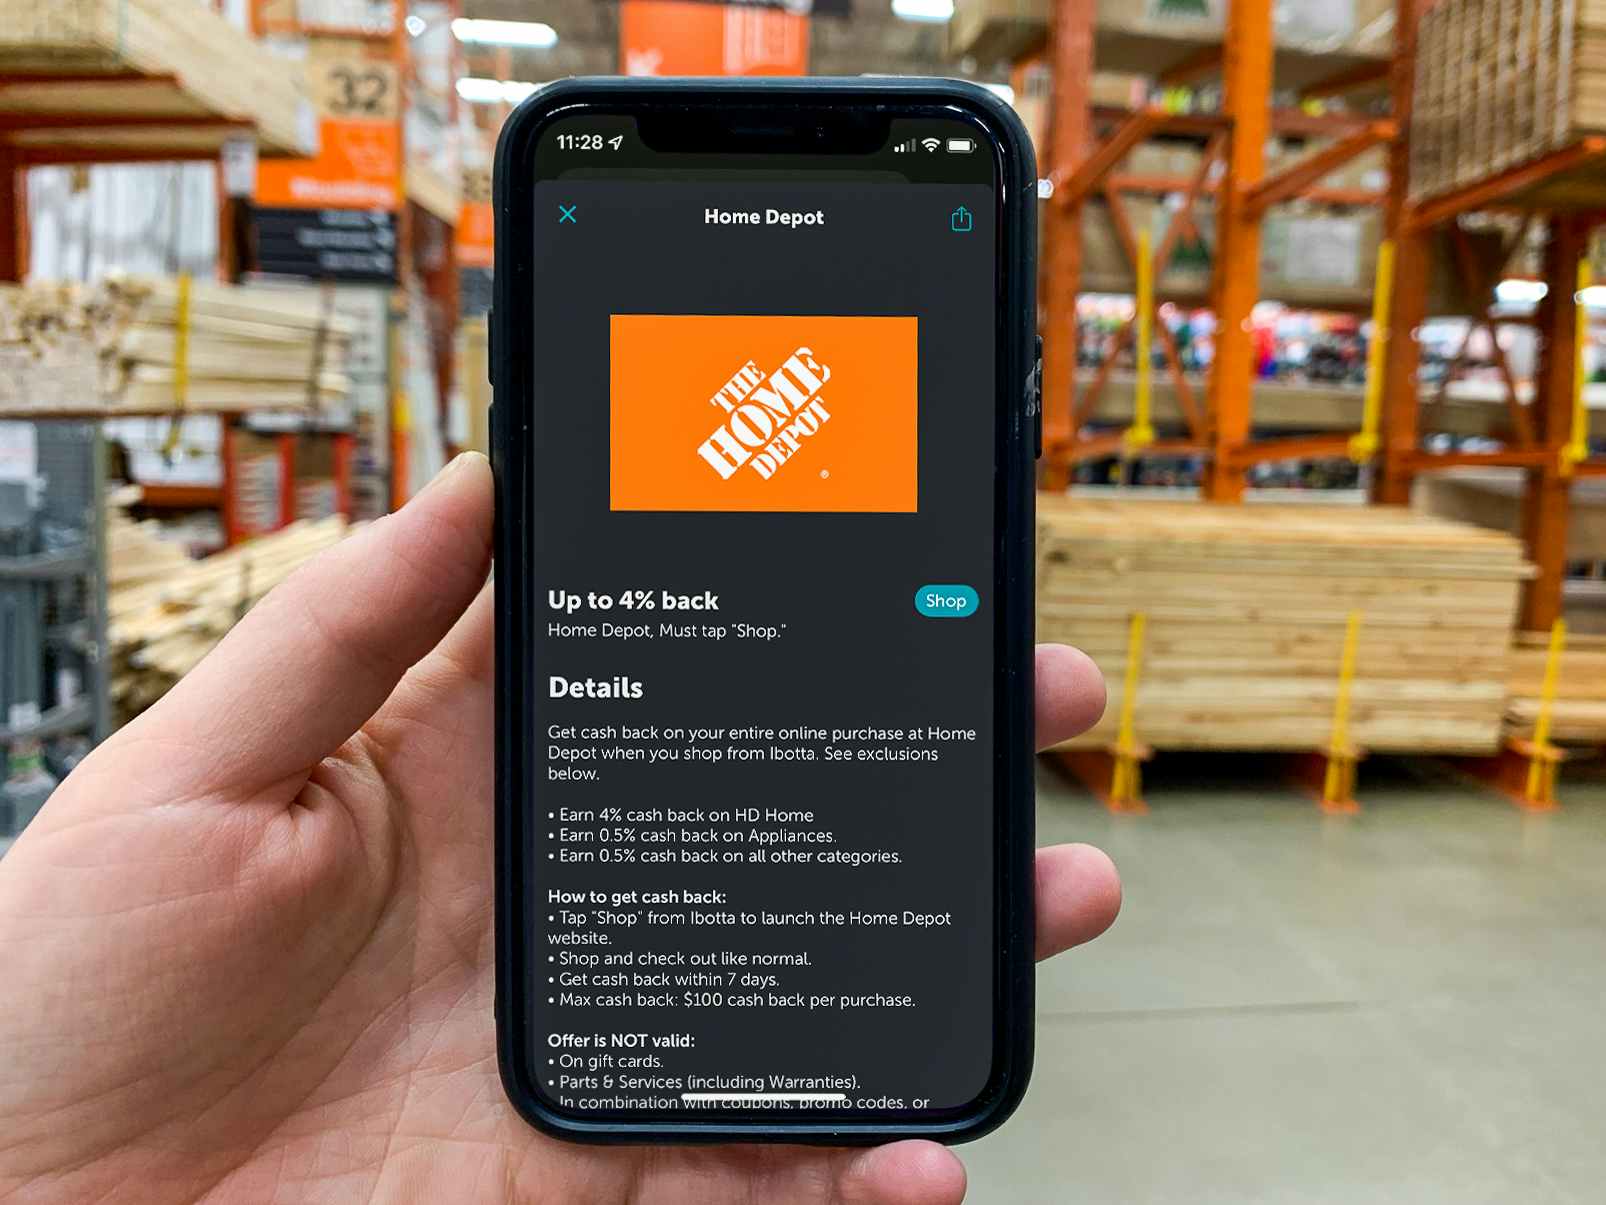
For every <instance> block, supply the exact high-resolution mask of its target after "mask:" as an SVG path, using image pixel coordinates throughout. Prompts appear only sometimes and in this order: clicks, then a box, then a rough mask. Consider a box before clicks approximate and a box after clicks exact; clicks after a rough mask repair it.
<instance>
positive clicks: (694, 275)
mask: <svg viewBox="0 0 1606 1205" xmlns="http://www.w3.org/2000/svg"><path fill="white" fill-rule="evenodd" d="M539 137H540V141H539V143H538V148H537V153H536V156H535V162H536V164H537V166H538V170H537V178H536V180H535V181H534V182H533V195H534V210H533V212H534V221H535V229H534V231H533V248H534V257H533V277H532V283H531V287H532V288H533V290H534V306H533V314H534V325H533V329H532V330H530V331H528V332H525V334H527V336H528V338H529V340H530V344H529V347H530V356H531V363H532V365H533V369H532V373H533V378H532V379H533V383H534V398H533V410H532V412H531V438H532V441H533V453H532V466H533V467H532V470H531V498H530V505H531V507H532V521H531V524H530V528H529V530H530V540H531V544H530V547H529V549H528V552H529V556H530V558H531V564H532V565H533V576H532V581H533V593H532V601H533V604H534V608H535V611H536V613H535V615H534V616H533V624H532V628H531V630H532V632H533V639H532V641H531V644H530V647H529V656H530V660H531V664H530V665H529V666H528V677H529V680H530V681H531V682H532V683H533V684H534V700H533V713H532V714H531V720H532V723H531V731H529V733H528V739H529V741H530V742H531V752H530V755H529V758H530V764H531V774H532V787H531V791H530V798H529V802H528V807H529V808H530V809H531V814H530V823H529V824H528V831H529V834H530V842H529V848H528V849H527V850H526V851H525V856H526V857H527V858H528V859H529V860H530V862H529V864H530V866H531V867H532V873H531V874H530V876H529V882H530V883H531V887H530V889H529V898H528V900H527V907H528V909H529V913H528V919H529V924H528V926H527V929H526V932H527V933H528V934H530V935H531V940H532V947H533V948H531V949H530V950H529V951H528V965H529V968H530V974H531V977H532V979H533V981H534V982H533V984H532V985H531V986H530V989H529V1000H530V1005H529V1015H528V1017H527V1018H526V1019H525V1020H526V1023H527V1024H528V1026H529V1029H530V1032H531V1033H532V1034H533V1035H534V1037H533V1039H532V1040H531V1042H530V1047H531V1049H532V1050H534V1051H535V1052H536V1053H535V1054H534V1055H533V1056H532V1057H533V1058H534V1059H535V1061H536V1062H537V1064H538V1065H537V1066H536V1068H535V1069H534V1071H533V1073H532V1078H533V1079H534V1080H535V1082H536V1083H537V1085H538V1088H539V1090H540V1092H541V1093H542V1094H543V1096H544V1103H545V1105H546V1106H547V1107H548V1108H549V1109H551V1110H553V1111H554V1112H556V1113H558V1114H560V1115H563V1116H567V1117H574V1118H581V1119H589V1120H604V1119H626V1120H630V1121H637V1122H639V1121H644V1120H649V1119H650V1120H660V1119H661V1120H666V1121H688V1122H690V1121H699V1120H702V1121H707V1120H741V1121H751V1120H756V1119H759V1118H763V1117H773V1118H775V1119H778V1120H786V1121H792V1120H798V1119H800V1118H810V1119H818V1120H822V1121H830V1120H844V1121H846V1120H853V1121H874V1120H888V1119H892V1120H896V1119H914V1118H918V1119H922V1120H925V1119H930V1118H934V1117H936V1118H940V1117H943V1116H946V1115H956V1116H957V1115H959V1114H961V1113H963V1112H964V1111H966V1110H967V1109H970V1108H973V1107H974V1105H975V1103H976V1102H977V1101H978V1099H981V1098H983V1097H984V1096H985V1094H986V1093H987V1092H988V1091H989V1085H990V1084H991V1083H992V1081H993V1078H994V1076H995V1074H996V1059H995V1032H994V1030H995V1025H994V1008H995V992H996V990H997V984H996V978H997V974H998V968H997V959H996V958H995V950H996V948H997V945H996V943H997V940H998V937H997V933H996V930H995V894H994V893H995V863H994V852H995V851H994V841H995V824H994V819H995V806H996V805H995V754H996V753H997V750H996V749H995V738H994V715H995V689H996V683H995V624H994V601H995V598H994V584H995V568H996V567H995V561H994V557H995V530H994V518H995V505H996V503H995V473H996V472H997V471H998V470H997V468H996V456H995V451H996V445H997V441H998V438H999V436H998V432H999V423H998V408H999V405H1000V399H999V396H998V383H997V381H998V378H997V371H996V370H997V365H996V356H997V349H998V345H999V340H1000V326H999V320H1000V319H999V302H998V295H999V281H998V274H999V272H1000V256H999V247H1000V242H999V232H998V226H999V222H1000V216H999V215H1000V213H1001V207H1000V194H999V183H998V181H999V175H1000V166H999V164H998V163H996V162H995V154H996V150H995V147H994V146H993V145H992V144H991V143H990V142H989V141H988V139H987V136H986V134H985V132H984V131H983V130H981V129H980V128H979V127H978V125H977V124H976V123H975V122H973V121H969V120H964V119H962V118H958V117H943V116H935V117H919V116H913V117H909V118H907V119H903V118H899V119H895V120H892V121H891V122H890V124H889V125H888V126H887V127H886V128H885V130H884V135H883V137H882V138H881V139H880V140H879V141H878V143H877V145H875V146H873V147H868V148H863V147H860V148H855V149H853V150H852V151H851V152H849V153H843V154H833V153H831V152H830V150H829V148H827V149H826V150H824V151H822V152H821V153H818V154H813V153H810V154H784V155H782V154H775V155H767V154H762V153H759V154H754V153H739V154H721V153H719V152H718V151H717V150H708V149H703V148H698V147H692V148H690V149H669V150H665V149H661V148H660V147H658V146H655V145H652V144H651V142H650V140H644V138H643V136H642V131H641V129H639V128H638V122H637V120H636V118H634V117H632V116H629V115H619V114H615V115H611V116H602V117H592V116H585V115H576V116H573V117H568V118H559V119H557V120H555V121H553V122H552V123H551V124H550V125H548V126H547V127H546V128H545V130H544V131H543V132H542V133H541V134H540V136H539ZM512 337H518V336H517V334H516V333H514V334H513V335H512Z"/></svg>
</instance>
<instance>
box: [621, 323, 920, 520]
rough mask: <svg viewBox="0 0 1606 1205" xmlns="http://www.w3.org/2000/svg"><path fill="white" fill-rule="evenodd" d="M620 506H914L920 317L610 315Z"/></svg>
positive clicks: (897, 509) (889, 509) (904, 509)
mask: <svg viewBox="0 0 1606 1205" xmlns="http://www.w3.org/2000/svg"><path fill="white" fill-rule="evenodd" d="M609 335H610V342H609V347H610V380H609V421H610V428H609V447H610V463H609V474H610V475H609V498H610V505H611V507H612V509H614V510H631V511H635V510H649V511H858V512H878V513H913V512H914V511H916V510H918V509H919V417H920V415H919V319H917V318H860V317H842V316H839V315H833V316H795V315H787V316H781V317H772V316H767V315H765V316H760V315H727V314H715V315H705V314H614V315H613V316H612V320H611V327H610V332H609Z"/></svg>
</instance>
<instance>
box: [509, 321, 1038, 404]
mask: <svg viewBox="0 0 1606 1205" xmlns="http://www.w3.org/2000/svg"><path fill="white" fill-rule="evenodd" d="M1037 342H1038V343H1039V344H1041V343H1042V340H1041V339H1039V340H1038V341H1037ZM485 379H486V380H487V381H488V382H490V385H491V388H492V389H495V388H496V311H495V310H487V311H486V312H485Z"/></svg>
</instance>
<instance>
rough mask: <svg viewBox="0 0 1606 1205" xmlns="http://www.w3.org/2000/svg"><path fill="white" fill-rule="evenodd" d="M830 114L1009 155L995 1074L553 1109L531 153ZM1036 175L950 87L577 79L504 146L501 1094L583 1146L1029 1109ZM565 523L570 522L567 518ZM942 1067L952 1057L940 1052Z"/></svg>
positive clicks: (1020, 134) (920, 1125)
mask: <svg viewBox="0 0 1606 1205" xmlns="http://www.w3.org/2000/svg"><path fill="white" fill-rule="evenodd" d="M699 102H702V103H714V104H718V103H722V102H731V103H737V102H739V103H741V104H743V105H752V104H759V105H775V106H779V107H782V108H790V107H793V106H797V105H805V106H812V105H832V106H863V105H868V106H878V107H884V106H900V107H901V106H907V105H909V104H920V105H932V106H938V107H941V108H944V109H947V110H949V111H950V113H949V115H951V116H957V117H960V118H961V119H966V120H970V121H972V122H974V123H976V124H978V125H979V126H981V127H983V128H984V129H986V130H987V132H988V133H990V134H991V135H992V136H993V138H995V139H996V140H997V143H998V145H999V147H1000V148H1001V160H1002V162H1001V165H1000V168H1001V171H1002V173H1003V175H1002V177H1001V178H1002V179H1003V182H1004V183H1003V202H1004V213H1003V218H1002V221H1001V222H1000V223H999V227H1000V240H1001V244H1002V245H1001V247H1000V255H1001V260H1000V267H1001V272H1000V284H999V295H998V298H997V304H998V311H999V328H998V329H999V335H1000V338H999V341H998V347H999V348H1000V355H999V374H998V375H999V382H998V384H999V388H998V394H997V396H998V411H997V429H998V434H999V439H998V442H997V447H998V449H999V451H998V457H997V461H996V465H997V471H996V473H995V474H994V482H995V487H994V488H995V497H994V505H995V508H996V510H995V513H996V514H997V516H998V522H997V524H996V528H995V538H996V540H997V546H998V547H997V571H996V576H995V579H994V589H995V592H996V593H995V597H996V598H997V600H998V617H999V618H998V626H997V629H996V631H995V660H996V664H997V666H998V675H997V692H996V695H997V699H998V703H997V707H996V710H995V732H996V736H997V740H996V743H995V754H994V757H995V765H994V784H995V786H994V796H995V801H996V804H997V807H996V812H997V829H996V833H995V837H996V846H995V847H996V849H997V850H998V851H999V862H998V865H997V895H996V904H995V913H996V942H997V952H998V957H997V960H996V971H995V978H996V989H995V996H994V1005H995V1012H994V1033H993V1040H994V1048H995V1058H994V1066H995V1073H994V1076H993V1079H992V1080H991V1081H990V1082H989V1085H988V1088H987V1090H986V1091H985V1092H984V1093H983V1094H982V1096H980V1097H979V1098H978V1099H977V1100H976V1101H975V1102H974V1105H973V1108H971V1109H970V1110H969V1111H968V1112H967V1113H966V1115H964V1116H961V1117H958V1118H953V1117H945V1118H942V1119H939V1120H932V1121H921V1120H919V1119H912V1120H907V1121H905V1120H896V1121H866V1122H862V1123H855V1122H841V1121H825V1120H817V1119H810V1118H808V1117H807V1116H805V1115H800V1116H799V1117H798V1119H797V1120H796V1121H791V1120H788V1121H784V1122H776V1121H769V1120H763V1121H758V1120H755V1121H752V1122H740V1121H736V1122H732V1121H699V1120H696V1119H694V1118H693V1119H688V1120H687V1121H684V1122H672V1123H670V1122H662V1121H650V1122H642V1123H636V1122H630V1121H593V1120H581V1119H576V1118H572V1117H568V1116H565V1115H562V1114H560V1113H558V1112H556V1111H554V1110H553V1109H551V1108H550V1107H548V1106H547V1105H546V1104H544V1103H543V1102H542V1100H541V1099H540V1096H539V1094H538V1093H537V1092H536V1090H535V1086H534V1083H533V1075H532V1069H533V1067H534V1066H536V1065H538V1064H537V1063H536V1060H537V1059H538V1058H545V1057H546V1055H545V1053H544V1052H543V1051H541V1050H537V1049H533V1048H532V1040H533V1037H534V1035H532V1033H531V1032H530V1029H529V1027H528V1025H527V1024H526V1021H525V1018H526V1017H527V1016H528V1015H529V1013H528V1008H527V1004H528V1001H527V999H526V995H527V991H528V984H529V978H530V971H529V964H528V958H529V950H530V939H529V936H528V934H527V933H526V931H525V909H526V903H525V901H526V898H527V885H526V884H527V880H529V879H531V878H537V879H538V877H539V876H538V875H536V874H535V873H534V872H535V870H536V868H535V867H534V866H533V865H531V864H530V861H529V860H528V859H526V858H525V857H523V856H522V855H521V851H522V850H524V849H526V848H527V840H528V834H527V833H526V832H525V822H526V820H527V816H526V811H527V807H526V800H527V798H529V796H530V795H531V791H532V786H533V780H532V777H531V775H530V772H529V771H530V765H529V754H530V751H531V746H532V745H533V743H534V742H532V741H530V740H528V739H527V734H528V732H529V731H530V728H529V721H528V718H527V717H528V716H529V715H530V714H531V713H532V711H533V698H532V694H533V683H534V677H533V676H531V677H524V676H521V672H520V666H521V665H523V664H524V662H525V657H526V650H527V649H528V648H529V645H530V640H531V636H532V628H533V625H534V618H535V614H536V609H537V608H536V605H535V604H536V602H537V600H536V599H535V598H534V597H533V583H532V578H531V564H530V561H529V558H528V557H527V556H526V555H525V551H524V550H525V549H526V548H528V546H529V545H528V540H527V527H526V525H527V524H530V523H533V522H535V521H536V520H535V517H534V516H533V514H532V495H531V491H530V481H531V460H530V440H531V427H530V421H529V420H530V408H531V406H532V404H533V396H534V394H533V381H532V380H531V377H530V365H529V363H528V358H527V357H525V356H521V355H520V348H521V347H522V346H523V345H524V343H525V340H524V339H523V338H519V337H517V336H515V335H514V334H513V332H521V331H528V330H530V329H532V324H533V315H532V312H531V311H532V306H533V292H532V279H531V267H532V264H533V245H532V238H533V231H534V225H535V223H534V217H533V213H532V205H533V199H532V196H531V193H532V190H530V189H527V188H523V187H521V183H522V182H523V181H526V180H530V179H532V178H533V169H532V167H531V163H530V156H531V155H532V153H533V149H534V146H535V143H536V139H537V136H538V135H539V133H540V131H541V130H542V128H543V127H544V126H545V125H546V124H547V123H549V122H550V121H552V120H554V119H555V118H556V117H558V116H560V115H563V116H568V115H571V114H573V113H576V112H583V111H584V109H585V107H587V106H598V105H621V104H622V105H628V106H636V107H642V106H648V105H653V104H663V105H669V106H679V105H686V104H688V103H692V104H696V103H699ZM1036 196H1037V168H1036V161H1035V158H1034V156H1033V153H1032V146H1031V142H1030V140H1029V138H1028V136H1027V134H1026V131H1025V129H1024V128H1023V127H1022V126H1021V123H1020V121H1019V119H1018V118H1017V117H1016V116H1015V114H1014V112H1013V110H1011V109H1010V108H1009V106H1008V105H1006V104H1004V103H1003V102H1002V101H1001V100H999V99H998V98H997V97H995V96H993V95H992V94H991V93H990V92H988V91H987V90H986V89H984V88H980V87H977V86H976V85H973V84H968V83H964V82H962V81H958V80H940V79H924V80H913V79H851V78H847V79H827V78H804V79H773V80H767V79H743V80H735V79H626V78H597V79H570V80H564V81H561V82H559V83H555V84H552V85H549V86H548V87H546V88H543V89H542V90H541V91H540V92H539V93H537V94H536V95H535V96H533V97H531V98H530V99H529V100H527V101H525V102H524V103H523V104H522V105H521V106H520V107H519V108H518V109H517V110H516V111H515V112H514V113H513V114H512V115H511V117H509V119H508V121H507V123H506V125H505V126H504V128H503V130H502V135H501V139H500V142H499V143H498V146H497V153H496V167H495V181H494V200H495V208H496V281H495V289H494V309H493V311H492V314H491V323H490V327H491V330H490V338H491V349H490V353H491V354H490V362H491V377H492V384H493V385H494V387H495V393H494V404H493V405H492V407H491V424H490V426H491V445H492V451H491V459H492V464H493V467H494V468H495V471H496V493H497V509H496V574H495V590H496V1028H497V1056H498V1063H499V1065H500V1068H501V1075H502V1083H503V1085H504V1087H505V1088H506V1090H507V1093H508V1096H509V1098H510V1100H511V1101H512V1103H513V1105H514V1106H515V1108H516V1109H517V1110H518V1111H519V1113H520V1114H521V1115H522V1116H523V1117H524V1118H525V1119H526V1120H528V1121H529V1122H531V1123H532V1124H533V1125H535V1126H536V1127H537V1128H539V1129H541V1130H543V1131H545V1132H546V1133H549V1134H552V1135H555V1136H557V1137H560V1138H566V1139H569V1140H571V1141H582V1142H603V1143H610V1142H611V1143H643V1142H655V1143H657V1142H785V1143H812V1144H819V1145H825V1144H829V1145H870V1144H874V1143H880V1142H885V1141H889V1140H893V1139H899V1138H912V1137H918V1138H930V1139H935V1140H937V1141H940V1142H949V1143H953V1142H963V1141H968V1140H970V1139H973V1138H979V1137H980V1136H982V1135H983V1134H985V1133H987V1132H988V1131H990V1130H992V1129H994V1128H995V1127H996V1126H998V1125H999V1124H1001V1123H1002V1122H1003V1121H1004V1120H1005V1119H1006V1118H1007V1117H1008V1116H1009V1115H1010V1114H1011V1113H1012V1112H1013V1111H1014V1110H1015V1107H1016V1106H1017V1105H1018V1104H1019V1103H1020V1101H1021V1098H1022V1097H1023V1096H1024V1094H1025V1092H1026V1085H1027V1081H1028V1079H1029V1078H1030V1075H1031V1066H1032V1047H1033V992H1034V982H1035V975H1034V955H1033V948H1034V943H1035V924H1034V907H1035V900H1034V890H1033V887H1034V871H1033V859H1034V856H1035V847H1036V815H1035V796H1034V780H1033V758H1034V753H1035V750H1034V748H1033V739H1034V733H1033V724H1034V716H1033V706H1032V690H1033V652H1032V650H1033V624H1034V620H1033V589H1034V580H1033V579H1034V567H1035V561H1034V557H1033V555H1032V542H1033V539H1034V515H1035V496H1036V495H1035V470H1034V462H1035V459H1036V456H1037V454H1038V451H1040V448H1041V440H1042V414H1041V404H1040V399H1039V396H1038V395H1039V389H1040V366H1039V352H1038V344H1039V341H1038V340H1037V338H1036V334H1035V326H1036V321H1035V319H1036V312H1037V304H1036V292H1037V272H1036V263H1037V254H1036V252H1037V213H1036V204H1035V201H1036ZM554 521H558V520H556V519H554ZM932 1057H933V1058H941V1057H942V1052H941V1051H936V1050H934V1051H933V1052H932Z"/></svg>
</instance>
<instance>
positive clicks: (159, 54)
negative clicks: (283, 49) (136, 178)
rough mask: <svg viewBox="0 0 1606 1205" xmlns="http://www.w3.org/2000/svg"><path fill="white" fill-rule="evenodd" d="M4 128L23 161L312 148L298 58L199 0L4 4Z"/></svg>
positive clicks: (0, 112)
mask: <svg viewBox="0 0 1606 1205" xmlns="http://www.w3.org/2000/svg"><path fill="white" fill-rule="evenodd" d="M0 81H3V86H0V133H3V136H4V140H5V141H6V142H7V143H8V144H9V145H10V146H12V147H14V148H15V149H16V151H17V153H18V154H19V155H21V156H22V157H23V158H24V160H25V161H26V160H27V159H28V158H29V157H32V158H33V159H35V160H36V161H41V162H48V161H50V159H51V157H52V156H56V157H66V156H68V154H69V153H70V152H80V153H84V154H86V155H87V154H89V153H91V152H93V153H102V154H107V155H110V154H113V153H120V154H126V155H128V156H130V157H136V158H137V157H142V156H151V155H159V154H164V153H165V154H170V155H195V156H202V155H208V154H215V153H216V152H217V150H218V148H219V147H220V146H221V145H222V143H223V141H224V139H226V138H227V137H229V136H230V135H231V134H235V133H239V132H240V131H241V130H243V129H253V130H254V131H255V133H256V136H257V141H258V147H259V150H260V153H261V154H263V155H274V156H277V155H290V156H300V155H306V154H311V153H313V152H314V151H315V150H316V148H317V130H316V123H315V121H314V119H313V112H312V108H311V105H310V104H309V102H308V98H307V96H306V92H305V86H304V84H303V81H302V70H301V68H300V66H299V65H298V64H296V63H293V62H290V61H288V60H285V59H282V58H279V57H276V56H275V55H273V54H271V53H269V52H268V51H267V50H265V49H263V48H262V47H260V46H258V45H257V44H256V43H254V42H253V41H252V40H251V39H250V38H249V37H248V36H247V35H246V34H244V33H243V32H241V31H240V30H238V29H236V28H235V27H234V26H233V25H231V24H229V23H228V21H226V20H224V19H223V18H222V17H220V16H218V15H217V14H216V13H215V12H213V11H211V9H210V7H209V6H205V5H202V4H199V3H196V2H195V0H0Z"/></svg>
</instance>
